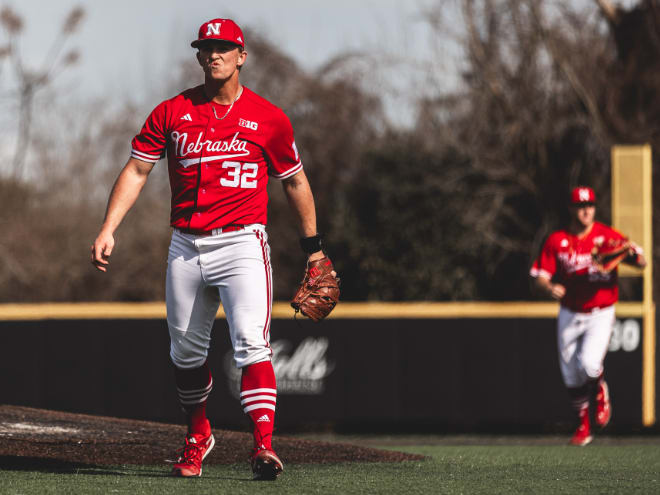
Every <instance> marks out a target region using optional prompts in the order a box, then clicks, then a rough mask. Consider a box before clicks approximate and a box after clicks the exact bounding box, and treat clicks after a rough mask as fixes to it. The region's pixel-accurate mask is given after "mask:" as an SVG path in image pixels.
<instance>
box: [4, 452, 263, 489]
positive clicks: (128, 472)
mask: <svg viewBox="0 0 660 495" xmlns="http://www.w3.org/2000/svg"><path fill="white" fill-rule="evenodd" d="M0 470H1V471H31V472H39V473H51V474H81V475H91V476H140V477H149V478H171V476H170V470H169V468H168V467H167V466H164V467H163V468H162V469H161V468H157V467H155V468H145V467H144V466H139V467H138V466H101V465H98V464H85V463H83V462H72V461H66V460H62V459H51V458H45V457H26V456H13V455H2V456H0ZM172 479H182V480H183V479H186V480H187V478H172ZM203 479H207V480H208V479H215V480H219V479H222V480H232V481H246V482H251V481H252V478H251V477H245V478H243V477H236V476H217V475H210V476H208V475H204V476H203Z"/></svg>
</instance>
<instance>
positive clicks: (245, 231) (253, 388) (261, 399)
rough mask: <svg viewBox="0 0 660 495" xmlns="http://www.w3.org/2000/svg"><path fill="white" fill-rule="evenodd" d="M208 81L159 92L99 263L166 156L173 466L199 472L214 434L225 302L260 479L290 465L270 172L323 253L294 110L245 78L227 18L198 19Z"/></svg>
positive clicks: (121, 184)
mask: <svg viewBox="0 0 660 495" xmlns="http://www.w3.org/2000/svg"><path fill="white" fill-rule="evenodd" d="M191 45H192V46H193V47H194V48H197V50H198V52H197V60H198V62H199V64H200V66H201V67H202V70H203V71H204V84H202V85H200V86H197V87H195V88H191V89H188V90H186V91H184V92H183V93H181V94H179V95H177V96H175V97H174V98H171V99H169V100H166V101H164V102H162V103H161V104H159V105H158V106H157V107H156V108H155V109H154V110H153V112H152V113H151V114H150V115H149V117H148V118H147V120H146V122H145V124H144V126H143V128H142V130H141V131H140V133H139V134H138V135H137V136H135V138H134V139H133V142H132V152H131V157H130V159H129V160H128V162H127V163H126V165H125V166H124V168H123V170H122V171H121V173H120V174H119V177H118V179H117V181H116V182H115V185H114V187H113V189H112V192H111V193H110V198H109V200H108V208H107V211H106V215H105V220H104V222H103V225H102V227H101V231H100V233H99V235H98V237H97V238H96V240H95V241H94V244H93V246H92V263H93V264H94V265H95V266H96V267H97V268H98V269H99V270H101V271H103V272H105V271H106V270H107V267H108V259H109V257H110V255H111V253H112V250H113V247H114V244H115V240H114V236H113V235H114V232H115V230H116V229H117V227H118V226H119V224H120V223H121V221H122V219H123V218H124V216H125V215H126V213H127V212H128V210H129V209H130V208H131V207H132V206H133V204H134V203H135V201H136V200H137V197H138V195H139V193H140V191H141V189H142V187H143V186H144V184H145V182H146V181H147V177H148V175H149V173H150V172H151V170H152V168H153V166H154V164H155V163H156V162H157V161H158V160H159V159H160V158H162V157H164V156H167V162H168V170H169V177H170V187H171V191H172V201H171V208H172V210H171V225H172V227H173V228H174V231H173V233H172V241H171V244H170V248H169V256H168V268H167V279H166V303H167V323H168V327H169V332H170V340H171V348H170V357H171V360H172V362H173V364H174V373H175V378H176V387H177V391H178V396H179V401H180V403H181V406H182V407H183V409H184V410H185V412H186V416H187V422H188V434H187V435H186V438H185V443H184V447H183V449H182V451H181V454H180V457H179V459H178V461H177V462H176V463H175V464H174V467H173V471H172V473H173V474H174V475H175V476H184V477H188V476H200V475H201V474H202V461H203V459H204V458H205V457H206V456H207V455H208V454H209V452H210V451H211V449H212V448H213V446H214V443H215V441H214V438H213V435H212V433H211V426H210V424H209V421H208V419H207V418H206V402H207V398H208V396H209V394H210V392H211V389H212V387H213V379H212V377H211V373H210V371H209V367H208V365H207V362H206V358H207V351H208V347H209V344H210V338H211V328H212V326H213V322H214V320H215V315H216V312H217V310H218V307H219V304H220V302H221V301H222V305H223V308H224V311H225V314H226V315H227V322H228V324H229V332H230V336H231V341H232V345H233V349H234V359H235V361H236V366H237V367H238V368H240V369H241V370H242V379H241V393H240V400H241V405H242V406H243V410H244V411H245V413H246V414H247V415H248V416H249V417H250V418H251V420H252V422H253V426H254V448H253V451H252V454H251V463H252V470H253V473H254V476H255V479H275V478H276V477H277V476H278V475H279V474H280V472H281V471H282V470H283V465H282V462H281V461H280V459H279V458H278V456H277V455H276V454H275V452H274V451H273V448H272V445H271V437H272V433H273V421H274V419H275V404H276V398H277V389H276V384H275V374H274V373H273V366H272V364H271V355H272V350H271V347H270V320H271V307H272V297H273V294H272V287H273V284H272V278H271V275H272V274H271V265H270V248H269V245H268V236H267V234H266V230H265V225H266V207H267V201H268V196H267V191H266V184H267V182H268V178H269V177H271V178H273V179H278V180H281V181H282V185H283V188H284V192H285V194H286V196H287V199H288V202H289V204H290V206H291V208H292V210H293V212H294V214H295V216H296V218H297V221H298V225H299V230H300V232H301V234H302V239H301V246H304V249H305V251H306V253H307V254H308V256H309V258H308V259H309V261H313V260H316V259H320V258H322V257H323V256H324V254H323V251H322V249H321V241H320V236H319V235H318V234H317V231H316V213H315V207H314V198H313V195H312V192H311V189H310V186H309V183H308V181H307V178H306V176H305V172H304V171H303V165H302V163H301V161H300V157H299V156H298V151H297V149H296V145H295V143H294V139H293V129H292V127H291V123H290V122H289V119H288V118H287V116H286V115H285V114H284V112H282V110H280V109H279V108H277V107H276V106H274V105H273V104H271V103H269V102H268V101H266V100H265V99H263V98H261V97H260V96H258V95H257V94H255V93H254V92H252V91H250V90H249V89H248V88H246V87H245V86H243V85H241V83H240V81H239V72H240V69H241V67H242V66H243V64H244V63H245V60H246V57H247V52H246V51H245V40H244V37H243V33H242V31H241V29H240V28H239V26H238V25H237V24H236V23H235V22H234V21H232V20H231V19H213V20H210V21H208V22H205V23H204V24H202V26H201V27H200V28H199V34H198V37H197V39H196V40H195V41H193V42H192V43H191Z"/></svg>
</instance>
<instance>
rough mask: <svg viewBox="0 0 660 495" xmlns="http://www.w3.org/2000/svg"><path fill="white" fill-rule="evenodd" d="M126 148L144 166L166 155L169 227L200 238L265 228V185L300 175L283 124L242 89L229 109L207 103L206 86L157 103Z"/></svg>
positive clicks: (290, 138)
mask: <svg viewBox="0 0 660 495" xmlns="http://www.w3.org/2000/svg"><path fill="white" fill-rule="evenodd" d="M131 145H132V151H131V156H132V157H134V158H137V159H138V160H142V161H145V162H151V163H155V162H156V161H158V160H159V159H160V158H162V157H163V156H164V155H165V154H167V164H168V170H169V176H170V188H171V190H172V212H171V218H170V223H171V225H172V226H173V227H178V228H185V229H193V230H195V231H200V232H206V231H210V230H212V229H215V228H220V227H224V226H226V225H230V224H239V225H246V224H251V223H261V224H264V225H265V224H266V220H267V216H266V207H267V204H268V192H267V190H266V185H267V183H268V177H269V176H270V177H273V178H276V179H285V178H287V177H290V176H292V175H294V174H296V173H298V172H299V171H300V170H302V163H301V161H300V158H299V157H298V151H297V149H296V145H295V143H294V140H293V129H292V127H291V122H290V121H289V119H288V117H287V116H286V115H285V114H284V112H283V111H282V110H280V109H279V108H278V107H276V106H275V105H273V104H272V103H269V102H268V101H267V100H265V99H264V98H262V97H260V96H259V95H257V94H256V93H254V92H253V91H250V90H249V89H248V88H246V87H243V92H242V94H241V95H240V96H239V98H238V99H237V100H236V101H235V102H234V104H233V107H231V109H230V107H229V105H220V104H218V103H215V102H213V101H209V99H208V98H207V97H206V95H205V93H204V86H197V87H196V88H191V89H188V90H186V91H184V92H183V93H181V94H180V95H178V96H175V97H174V98H171V99H169V100H166V101H164V102H162V103H161V104H159V105H158V106H157V107H156V108H155V109H154V110H153V112H151V114H150V115H149V117H148V118H147V121H146V122H145V124H144V126H143V127H142V130H141V131H140V133H139V134H138V135H137V136H135V138H133V141H132V143H131Z"/></svg>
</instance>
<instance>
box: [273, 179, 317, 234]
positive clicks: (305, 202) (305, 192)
mask: <svg viewBox="0 0 660 495" xmlns="http://www.w3.org/2000/svg"><path fill="white" fill-rule="evenodd" d="M282 187H283V188H284V193H285V195H286V198H287V201H288V202H289V206H290V207H291V210H293V213H294V214H295V215H296V217H297V220H298V230H299V231H300V234H301V236H302V237H311V236H314V235H316V234H317V232H316V207H315V205H314V196H313V194H312V189H311V187H310V185H309V182H308V181H307V177H306V176H305V172H303V171H301V172H298V173H297V174H296V175H294V176H293V177H290V178H288V179H285V180H284V181H283V182H282Z"/></svg>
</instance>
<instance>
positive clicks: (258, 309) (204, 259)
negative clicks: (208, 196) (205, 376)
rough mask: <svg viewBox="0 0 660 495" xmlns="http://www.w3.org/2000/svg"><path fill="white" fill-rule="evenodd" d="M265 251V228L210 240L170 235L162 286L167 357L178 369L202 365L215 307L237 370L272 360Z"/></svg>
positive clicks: (255, 227) (218, 235) (247, 228)
mask: <svg viewBox="0 0 660 495" xmlns="http://www.w3.org/2000/svg"><path fill="white" fill-rule="evenodd" d="M272 293H273V291H272V271H271V265H270V247H269V246H268V237H267V235H266V231H265V227H264V226H263V225H261V224H252V225H247V226H245V228H244V229H243V230H239V231H233V232H225V233H216V234H214V235H211V236H199V235H192V234H185V233H182V232H180V231H178V230H176V229H175V230H174V232H173V234H172V242H171V243H170V249H169V255H168V267H167V281H166V304H167V324H168V327H169V331H170V340H171V347H170V357H171V358H172V362H173V363H174V364H175V365H176V366H177V367H178V368H181V369H191V368H197V367H199V366H202V365H203V364H204V361H205V360H206V357H207V353H208V348H209V345H210V342H211V329H212V327H213V322H214V321H215V316H216V313H217V311H218V307H219V305H220V302H221V301H222V306H223V309H224V311H225V315H226V316H227V322H228V324H229V334H230V337H231V342H232V345H233V348H234V360H235V361H236V366H237V367H238V368H243V367H245V366H248V365H250V364H254V363H258V362H261V361H266V360H268V359H270V356H271V355H272V349H271V347H270V318H271V308H272V302H273V300H272Z"/></svg>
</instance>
